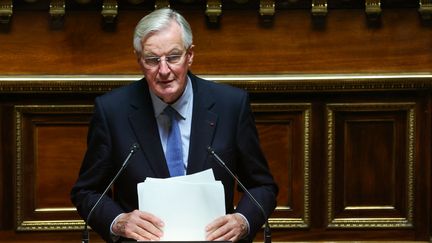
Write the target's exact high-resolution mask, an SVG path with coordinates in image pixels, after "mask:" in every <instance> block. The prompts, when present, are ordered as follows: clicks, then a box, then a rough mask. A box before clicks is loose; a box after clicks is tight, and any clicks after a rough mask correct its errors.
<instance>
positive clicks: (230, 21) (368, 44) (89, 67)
mask: <svg viewBox="0 0 432 243" xmlns="http://www.w3.org/2000/svg"><path fill="white" fill-rule="evenodd" d="M363 5H364V4H363ZM147 12H148V11H137V10H135V11H132V10H121V9H120V10H119V13H118V23H117V27H116V29H115V31H104V30H103V29H102V28H101V16H100V11H94V12H93V11H69V12H67V14H66V16H65V23H64V28H63V29H61V30H50V29H49V28H48V24H47V13H45V12H43V11H42V12H40V11H25V10H20V11H15V12H14V16H13V23H12V24H11V31H10V32H8V33H0V43H1V45H0V73H1V74H9V75H16V74H35V75H45V74H60V75H61V74H69V75H76V74H140V69H139V67H138V65H137V62H136V59H135V56H134V54H133V49H132V34H133V28H134V27H135V25H136V23H137V22H138V21H139V19H140V18H141V17H142V16H143V15H144V14H146V13H147ZM183 12H184V14H185V16H186V18H187V19H188V20H189V21H190V24H191V26H192V29H193V31H194V43H195V51H196V55H195V58H194V63H193V65H192V70H193V71H194V72H195V73H197V74H204V75H209V74H221V75H227V74H275V73H277V74H281V73H297V74H301V73H303V74H304V73H306V74H307V73H309V74H310V73H315V74H316V73H333V74H335V73H336V74H337V73H371V72H373V73H376V72H388V73H398V72H430V70H432V54H431V53H432V45H431V34H432V28H430V27H427V26H422V25H421V23H420V19H419V16H418V12H417V9H416V8H408V9H391V10H387V11H384V12H383V14H382V16H381V22H382V23H381V27H380V28H370V27H368V26H367V25H366V24H365V22H366V21H365V13H364V10H363V9H345V10H335V9H332V10H331V11H329V13H328V15H327V16H326V21H325V27H324V28H323V29H315V28H314V27H313V24H312V21H311V14H310V11H309V10H280V11H276V13H275V16H274V20H273V23H272V25H271V26H268V27H263V26H261V25H260V20H259V18H258V16H257V15H258V13H257V10H256V9H255V10H243V11H235V10H224V11H223V17H222V18H221V21H220V22H221V24H220V26H219V27H218V28H209V27H208V25H207V24H206V21H205V16H204V13H203V11H201V10H184V11H183ZM245 20H247V21H245ZM29 37H30V38H29ZM53 46H54V47H55V48H52V47H53ZM374 63H380V65H374Z"/></svg>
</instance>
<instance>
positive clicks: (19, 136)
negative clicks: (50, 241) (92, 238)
mask: <svg viewBox="0 0 432 243" xmlns="http://www.w3.org/2000/svg"><path fill="white" fill-rule="evenodd" d="M92 112H93V106H92V105H79V104H76V105H15V106H14V114H15V145H16V164H15V178H16V179H15V183H16V184H15V213H16V230H17V231H52V230H80V229H82V227H83V225H84V221H83V220H71V219H58V220H52V217H47V220H27V219H25V216H26V215H24V214H23V212H27V211H29V209H28V208H27V209H26V208H25V206H24V201H25V200H28V198H25V197H26V196H33V195H29V192H24V184H23V182H24V173H23V172H24V169H25V168H27V167H28V164H25V163H26V162H25V161H24V160H23V140H24V135H25V134H24V132H23V130H22V129H23V123H24V121H23V117H24V115H25V114H26V113H33V114H34V113H60V114H62V113H88V114H91V113H92ZM30 194H31V193H30ZM30 210H32V209H30ZM34 210H35V211H36V212H39V213H41V215H43V213H50V212H51V213H52V212H70V211H75V209H73V208H48V209H47V208H43V209H34Z"/></svg>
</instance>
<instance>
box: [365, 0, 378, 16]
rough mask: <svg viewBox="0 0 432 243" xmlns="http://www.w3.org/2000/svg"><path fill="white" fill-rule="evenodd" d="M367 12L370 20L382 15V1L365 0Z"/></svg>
mask: <svg viewBox="0 0 432 243" xmlns="http://www.w3.org/2000/svg"><path fill="white" fill-rule="evenodd" d="M365 12H366V15H367V17H368V19H369V20H375V19H376V18H377V17H378V16H380V15H381V1H380V0H365Z"/></svg>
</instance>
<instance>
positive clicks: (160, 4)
mask: <svg viewBox="0 0 432 243" xmlns="http://www.w3.org/2000/svg"><path fill="white" fill-rule="evenodd" d="M154 8H155V9H160V8H170V3H169V1H168V0H156V2H155V5H154Z"/></svg>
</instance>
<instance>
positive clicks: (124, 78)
mask: <svg viewBox="0 0 432 243" xmlns="http://www.w3.org/2000/svg"><path fill="white" fill-rule="evenodd" d="M200 76H201V77H203V78H206V79H208V80H211V81H214V82H220V83H226V84H230V85H233V86H237V87H240V88H243V89H245V90H247V91H248V92H250V93H285V92H290V93H295V92H321V93H322V92H335V91H383V90H384V91H388V90H423V89H431V88H432V73H400V74H350V75H324V74H316V75H200ZM141 78H142V76H139V75H70V76H65V75H45V76H44V75H41V76H26V75H14V76H11V75H9V76H0V93H77V92H79V93H97V94H100V93H105V92H107V91H110V90H112V89H113V88H116V87H120V86H123V85H126V84H129V83H131V82H133V81H137V80H140V79H141Z"/></svg>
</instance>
